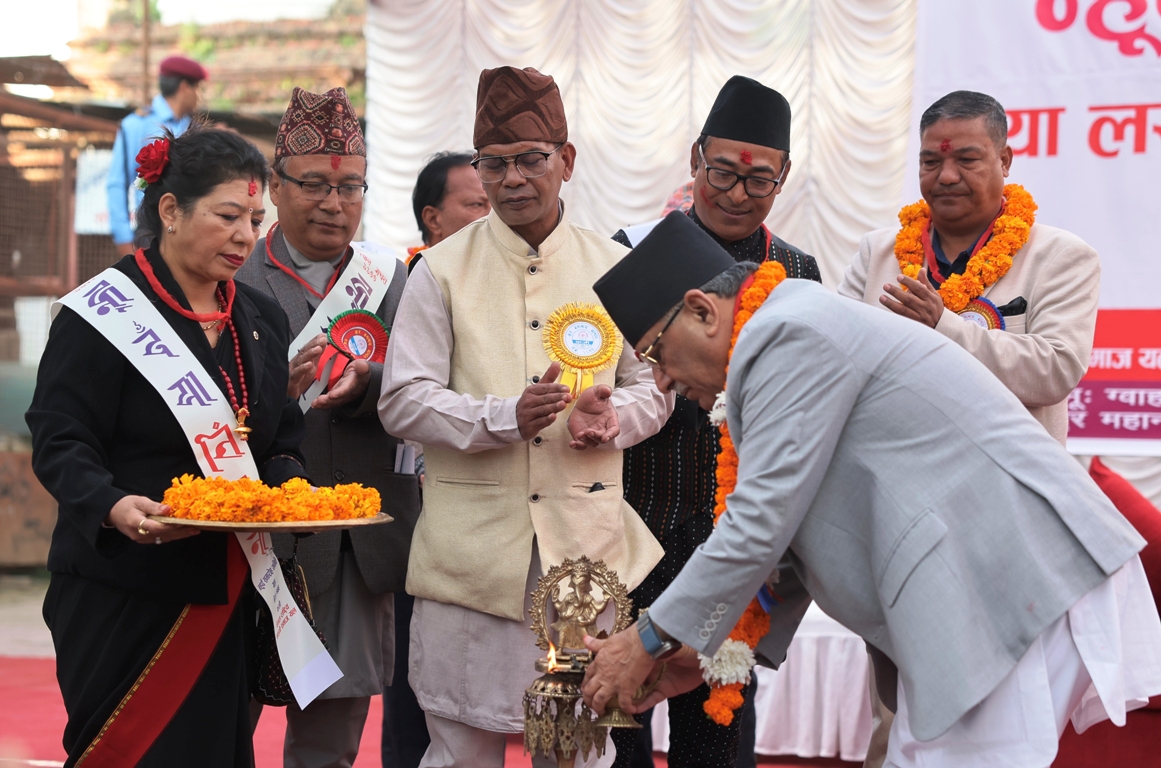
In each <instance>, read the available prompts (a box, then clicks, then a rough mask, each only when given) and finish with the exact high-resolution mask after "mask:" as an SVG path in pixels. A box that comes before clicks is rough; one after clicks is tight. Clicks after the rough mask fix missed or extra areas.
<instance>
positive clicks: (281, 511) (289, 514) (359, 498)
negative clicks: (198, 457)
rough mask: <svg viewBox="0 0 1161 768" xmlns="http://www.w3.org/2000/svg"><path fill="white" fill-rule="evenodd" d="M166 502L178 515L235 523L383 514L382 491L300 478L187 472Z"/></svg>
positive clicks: (172, 486) (186, 517)
mask: <svg viewBox="0 0 1161 768" xmlns="http://www.w3.org/2000/svg"><path fill="white" fill-rule="evenodd" d="M162 501H163V503H165V504H167V505H169V507H170V509H171V510H172V514H173V516H174V517H180V518H183V519H186V520H214V521H224V522H231V523H285V522H303V521H314V520H355V519H358V518H364V517H374V516H375V515H376V514H378V513H379V507H380V498H379V492H378V491H377V490H375V489H374V488H364V487H363V486H361V485H359V484H358V483H348V484H346V485H336V486H335V487H333V488H325V487H323V488H318V489H317V490H316V489H312V488H311V485H310V483H309V482H308V481H306V480H304V479H302V478H301V477H298V478H294V479H293V480H287V481H286V482H285V483H283V484H282V486H281V487H279V488H271V487H270V486H268V485H266V484H265V483H263V482H261V481H260V480H251V479H250V478H248V477H243V478H241V479H239V480H225V479H223V478H221V477H194V476H193V475H182V476H181V477H176V478H174V480H173V484H172V485H171V486H170V487H169V488H167V489H166V491H165V497H164V498H163V499H162Z"/></svg>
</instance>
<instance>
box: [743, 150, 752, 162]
mask: <svg viewBox="0 0 1161 768" xmlns="http://www.w3.org/2000/svg"><path fill="white" fill-rule="evenodd" d="M742 162H743V163H745V164H746V165H753V164H754V156H753V155H751V154H750V150H748V149H743V150H742Z"/></svg>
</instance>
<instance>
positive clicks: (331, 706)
mask: <svg viewBox="0 0 1161 768" xmlns="http://www.w3.org/2000/svg"><path fill="white" fill-rule="evenodd" d="M370 706H371V697H370V696H362V697H359V698H343V699H315V700H314V701H312V702H311V703H310V704H309V705H308V706H307V708H306V711H305V712H304V711H303V710H301V709H299V708H298V705H296V704H291V705H289V706H288V707H287V708H286V741H285V742H284V744H283V753H282V764H283V767H284V768H351V766H352V765H354V763H355V756H356V755H358V754H359V741H360V740H361V739H362V738H363V726H364V724H366V722H367V710H368V708H369V707H370Z"/></svg>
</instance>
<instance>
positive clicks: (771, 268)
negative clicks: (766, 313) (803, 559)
mask: <svg viewBox="0 0 1161 768" xmlns="http://www.w3.org/2000/svg"><path fill="white" fill-rule="evenodd" d="M785 279H786V268H785V267H783V266H782V264H780V263H779V262H777V261H773V260H771V261H767V262H765V263H764V264H762V266H760V267H758V269H757V271H755V272H754V274H753V275H752V276H751V278H750V279H749V280H747V281H746V283H744V284H743V285H742V288H741V290H739V291H738V298H737V300H736V301H735V302H734V331H733V334H732V335H731V336H730V357H731V358H732V357H733V356H734V347H735V346H736V345H737V343H738V335H739V334H740V333H741V332H742V327H743V326H745V324H746V323H747V322H749V320H750V318H751V317H753V316H754V313H755V312H757V311H758V309H759V308H760V307H761V306H762V304H763V303H765V301H766V299H767V298H768V297H769V296H770V294H771V293H772V292H773V291H774V289H775V288H777V287H778V286H779V284H781V282H782V281H783V280H785ZM726 371H727V372H728V371H729V365H728V363H727V366H726ZM724 395H725V392H722V394H721V395H718V399H719V400H724V397H723V396H724ZM722 410H724V409H719V408H718V407H717V404H715V407H714V411H715V412H718V413H720V412H721V411H722ZM715 421H717V419H715ZM718 426H719V428H720V429H721V451H720V452H719V453H718V467H717V473H716V476H717V490H716V491H715V496H714V525H717V523H718V520H720V519H721V516H722V514H723V513H724V512H725V511H726V497H727V496H729V495H730V494H731V493H733V492H734V488H735V487H737V485H738V452H737V450H735V448H734V441H733V440H731V439H730V428H729V425H728V424H726V422H725V420H724V419H723V420H721V421H720V423H719V425H718ZM769 631H770V615H769V614H768V613H766V610H765V609H764V608H763V607H762V605H761V603H759V602H758V598H756V597H755V598H754V599H753V600H752V601H750V604H749V605H748V606H746V610H745V612H744V613H743V614H742V618H740V619H738V623H737V624H736V625H735V626H734V629H733V630H732V631H731V632H730V636H729V638H728V639H727V640H726V641H725V642H724V643H722V647H721V648H720V649H718V652H717V653H715V654H714V656H713V658H707V657H704V656H703V657H702V659H701V666H702V671H703V674H704V676H705V681H706V682H707V683H708V684H709V686H710V695H709V698H708V699H707V700H706V702H705V704H703V705H702V708H703V709H704V710H705V713H706V714H707V715H709V716H710V719H712V720H713V721H714V722H715V723H717V724H719V725H729V724H730V723H731V722H733V719H734V712H736V711H737V710H738V709H739V708H740V707H741V706H742V701H743V699H742V688H743V687H745V685H746V681H747V680H748V679H749V677H750V669H751V668H753V666H754V648H755V646H757V645H758V641H760V640H761V639H762V638H763V637H765V636H766V633H767V632H769Z"/></svg>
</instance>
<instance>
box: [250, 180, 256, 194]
mask: <svg viewBox="0 0 1161 768" xmlns="http://www.w3.org/2000/svg"><path fill="white" fill-rule="evenodd" d="M249 192H250V197H254V195H256V194H258V182H256V181H254V179H250V187H249Z"/></svg>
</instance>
